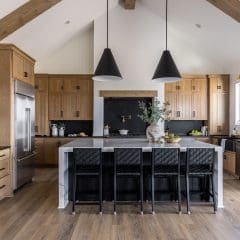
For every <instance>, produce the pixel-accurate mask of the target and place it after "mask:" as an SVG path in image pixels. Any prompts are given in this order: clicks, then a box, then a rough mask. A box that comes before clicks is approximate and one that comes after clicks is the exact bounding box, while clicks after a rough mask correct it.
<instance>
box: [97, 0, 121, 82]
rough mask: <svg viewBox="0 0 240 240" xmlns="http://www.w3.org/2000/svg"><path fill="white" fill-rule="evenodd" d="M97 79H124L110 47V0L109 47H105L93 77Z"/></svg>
mask: <svg viewBox="0 0 240 240" xmlns="http://www.w3.org/2000/svg"><path fill="white" fill-rule="evenodd" d="M92 79H93V80H95V81H103V82H104V81H111V80H112V81H116V80H122V76H121V73H120V71H119V69H118V66H117V64H116V62H115V59H114V57H113V54H112V51H111V49H110V48H108V0H107V48H105V49H104V51H103V54H102V57H101V59H100V61H99V63H98V66H97V68H96V70H95V73H94V76H93V78H92Z"/></svg>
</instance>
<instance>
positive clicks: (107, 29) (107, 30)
mask: <svg viewBox="0 0 240 240" xmlns="http://www.w3.org/2000/svg"><path fill="white" fill-rule="evenodd" d="M107 48H108V0H107Z"/></svg>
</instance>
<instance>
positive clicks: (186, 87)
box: [177, 78, 192, 93]
mask: <svg viewBox="0 0 240 240" xmlns="http://www.w3.org/2000/svg"><path fill="white" fill-rule="evenodd" d="M191 84H192V79H189V78H186V79H182V80H181V81H178V82H177V88H178V90H179V91H180V92H181V93H190V92H191V91H192V86H191Z"/></svg>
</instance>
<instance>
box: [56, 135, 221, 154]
mask: <svg viewBox="0 0 240 240" xmlns="http://www.w3.org/2000/svg"><path fill="white" fill-rule="evenodd" d="M73 148H101V149H102V151H103V152H112V151H113V150H114V148H142V149H143V151H144V152H151V151H152V148H180V150H181V151H186V149H187V148H215V150H216V151H220V150H221V149H222V147H220V146H216V145H213V144H209V143H204V142H200V141H196V140H194V139H192V138H188V137H186V138H184V137H183V138H182V140H181V141H180V142H179V143H177V144H172V143H164V144H157V143H149V142H148V140H147V139H145V138H121V139H119V138H118V139H106V138H86V139H76V140H74V141H72V142H70V143H67V144H65V145H62V146H61V147H60V149H62V150H64V151H65V152H72V151H73Z"/></svg>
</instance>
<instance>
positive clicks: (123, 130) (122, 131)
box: [118, 129, 128, 136]
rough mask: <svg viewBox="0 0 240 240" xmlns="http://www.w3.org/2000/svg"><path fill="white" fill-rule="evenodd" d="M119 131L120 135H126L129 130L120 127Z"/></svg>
mask: <svg viewBox="0 0 240 240" xmlns="http://www.w3.org/2000/svg"><path fill="white" fill-rule="evenodd" d="M118 131H119V134H120V135H124V136H126V135H128V130H127V129H120V130H118Z"/></svg>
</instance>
